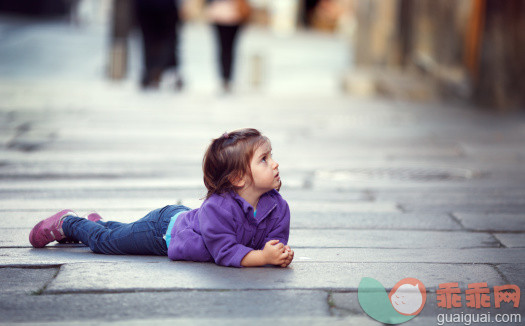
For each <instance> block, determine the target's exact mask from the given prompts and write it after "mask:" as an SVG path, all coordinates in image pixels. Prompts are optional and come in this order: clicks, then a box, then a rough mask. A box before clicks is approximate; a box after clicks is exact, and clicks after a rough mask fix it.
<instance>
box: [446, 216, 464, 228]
mask: <svg viewBox="0 0 525 326" xmlns="http://www.w3.org/2000/svg"><path fill="white" fill-rule="evenodd" d="M447 215H448V216H450V218H452V220H453V221H454V222H456V223H457V224H458V225H459V226H460V227H461V228H462V229H466V227H465V226H464V225H463V223H461V220H460V219H459V218H458V217H457V216H456V215H455V214H454V212H449V213H447Z"/></svg>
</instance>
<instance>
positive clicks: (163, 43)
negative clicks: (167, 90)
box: [135, 0, 182, 88]
mask: <svg viewBox="0 0 525 326" xmlns="http://www.w3.org/2000/svg"><path fill="white" fill-rule="evenodd" d="M135 4H136V11H137V20H138V24H139V26H140V29H141V32H142V46H143V72H142V78H141V86H142V87H144V88H148V87H152V88H157V87H158V86H159V84H160V81H161V78H162V74H163V73H164V72H165V71H167V70H172V71H173V73H174V74H175V75H176V82H175V84H176V85H175V86H176V87H177V88H182V79H181V78H180V76H179V75H178V71H177V69H178V67H179V51H178V50H179V49H178V41H179V38H178V28H179V26H178V25H179V16H178V10H177V7H176V5H175V1H173V0H135Z"/></svg>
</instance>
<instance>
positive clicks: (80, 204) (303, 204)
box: [0, 197, 400, 213]
mask: <svg viewBox="0 0 525 326" xmlns="http://www.w3.org/2000/svg"><path fill="white" fill-rule="evenodd" d="M177 202H180V203H182V204H183V205H186V206H188V207H190V208H197V207H200V205H201V204H202V201H201V200H199V198H172V197H171V198H169V197H168V198H159V197H151V198H134V199H133V200H122V198H118V197H117V198H107V197H106V198H96V197H95V198H67V199H62V198H53V199H45V200H44V199H34V200H30V201H28V200H26V199H25V198H18V199H0V208H1V209H2V210H3V211H8V210H9V211H16V210H18V209H21V208H23V209H24V210H28V209H32V210H37V209H40V210H50V209H55V210H60V209H61V208H62V207H66V208H72V209H75V210H77V209H78V210H81V209H83V210H86V209H87V210H92V209H101V208H105V209H130V208H133V209H139V208H140V209H145V210H153V209H156V208H158V207H164V206H166V205H169V204H175V203H177ZM288 204H289V205H290V210H291V211H292V212H297V213H299V212H304V211H309V212H312V211H314V212H334V213H335V212H347V213H348V212H354V213H365V212H367V213H395V212H400V210H399V209H398V208H397V204H396V203H394V202H369V201H357V202H333V203H330V202H326V201H288Z"/></svg>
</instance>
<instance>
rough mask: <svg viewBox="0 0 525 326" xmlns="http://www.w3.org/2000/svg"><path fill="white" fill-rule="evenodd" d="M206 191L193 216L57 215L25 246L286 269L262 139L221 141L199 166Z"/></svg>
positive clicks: (281, 214) (170, 212)
mask: <svg viewBox="0 0 525 326" xmlns="http://www.w3.org/2000/svg"><path fill="white" fill-rule="evenodd" d="M202 165H203V171H204V185H205V186H206V188H207V189H208V193H207V195H206V199H205V200H204V202H203V203H202V205H201V207H200V208H197V209H194V210H190V209H189V208H187V207H185V206H182V205H168V206H166V207H163V208H159V209H156V210H154V211H151V212H150V213H148V214H147V215H146V216H145V217H143V218H142V219H140V220H138V221H136V222H134V223H129V224H125V223H120V222H104V221H103V220H102V219H101V217H100V216H99V215H98V214H96V213H91V214H89V215H87V216H86V217H87V218H82V217H78V216H77V215H76V214H75V213H74V212H73V211H72V210H63V211H60V212H58V213H56V214H55V215H53V216H51V217H49V218H47V219H45V220H43V221H41V222H39V223H38V224H37V225H35V227H34V228H33V229H32V230H31V233H30V234H29V241H30V242H31V245H33V247H35V248H41V247H44V246H45V245H46V244H48V243H50V242H52V241H64V240H69V241H81V242H82V243H84V244H85V245H87V246H89V247H90V248H91V250H92V251H93V252H95V253H102V254H115V255H119V254H120V255H122V254H131V255H162V256H165V255H168V257H169V258H170V259H172V260H192V261H214V262H215V263H216V264H219V265H223V266H234V267H241V266H244V267H248V266H263V265H267V264H271V265H278V266H281V267H286V266H288V265H289V264H290V263H291V262H292V260H293V256H294V252H293V250H291V249H290V247H289V246H288V245H287V243H288V235H289V232H290V209H289V208H288V204H287V203H286V201H285V200H284V199H283V198H282V197H281V195H280V194H279V192H278V190H279V189H280V187H281V179H280V177H279V170H278V167H279V164H277V162H276V161H274V160H273V158H272V148H271V144H270V141H269V139H268V138H266V137H265V136H263V135H261V133H260V132H259V131H257V130H255V129H241V130H237V131H233V132H230V133H224V135H222V136H221V137H219V138H217V139H214V140H213V141H212V142H211V144H210V146H209V147H208V149H207V151H206V153H205V155H204V160H203V164H202Z"/></svg>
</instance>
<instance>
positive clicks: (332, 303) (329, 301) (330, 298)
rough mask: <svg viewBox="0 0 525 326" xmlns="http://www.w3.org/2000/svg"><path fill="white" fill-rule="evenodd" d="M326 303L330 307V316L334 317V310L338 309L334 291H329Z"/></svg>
mask: <svg viewBox="0 0 525 326" xmlns="http://www.w3.org/2000/svg"><path fill="white" fill-rule="evenodd" d="M326 303H327V305H328V316H330V317H334V316H335V313H334V309H335V308H337V305H336V304H335V300H334V297H333V291H328V295H327V297H326Z"/></svg>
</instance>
